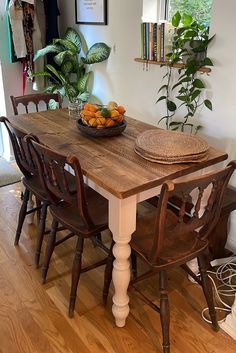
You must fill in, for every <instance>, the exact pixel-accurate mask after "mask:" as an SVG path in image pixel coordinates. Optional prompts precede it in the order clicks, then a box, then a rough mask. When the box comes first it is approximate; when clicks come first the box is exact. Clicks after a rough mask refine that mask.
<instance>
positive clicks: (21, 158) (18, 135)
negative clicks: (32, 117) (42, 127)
mask: <svg viewBox="0 0 236 353" xmlns="http://www.w3.org/2000/svg"><path fill="white" fill-rule="evenodd" d="M0 122H2V123H3V124H4V125H5V127H6V129H7V131H8V134H9V137H10V140H11V143H12V148H13V152H14V156H15V160H16V163H17V165H18V167H19V169H20V170H21V172H22V173H23V175H24V176H25V177H26V178H30V177H32V176H33V175H34V176H35V175H37V168H36V164H35V161H34V160H33V157H32V155H31V153H30V151H29V148H28V145H27V143H26V142H25V140H24V137H25V135H26V134H25V133H24V132H22V131H21V130H19V129H18V128H16V127H14V126H13V125H12V124H11V122H10V121H9V120H8V119H7V118H6V117H1V118H0ZM35 139H36V140H37V138H36V137H35Z"/></svg>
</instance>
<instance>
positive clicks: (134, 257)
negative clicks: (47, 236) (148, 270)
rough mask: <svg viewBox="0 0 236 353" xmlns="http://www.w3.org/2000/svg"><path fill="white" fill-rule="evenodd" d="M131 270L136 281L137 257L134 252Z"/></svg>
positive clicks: (132, 253)
mask: <svg viewBox="0 0 236 353" xmlns="http://www.w3.org/2000/svg"><path fill="white" fill-rule="evenodd" d="M131 268H132V274H133V279H136V278H137V256H136V254H135V252H134V251H133V250H132V251H131Z"/></svg>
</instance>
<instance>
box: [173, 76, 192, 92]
mask: <svg viewBox="0 0 236 353" xmlns="http://www.w3.org/2000/svg"><path fill="white" fill-rule="evenodd" d="M190 81H191V78H190V77H185V78H183V79H182V80H180V81H179V82H177V83H176V84H175V85H174V86H173V87H172V91H173V90H174V89H175V88H176V87H178V86H179V85H181V83H184V82H190Z"/></svg>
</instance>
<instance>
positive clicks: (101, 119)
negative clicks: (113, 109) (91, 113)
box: [97, 117, 106, 125]
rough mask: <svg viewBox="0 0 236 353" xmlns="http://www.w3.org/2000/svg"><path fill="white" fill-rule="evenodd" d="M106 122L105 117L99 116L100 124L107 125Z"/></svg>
mask: <svg viewBox="0 0 236 353" xmlns="http://www.w3.org/2000/svg"><path fill="white" fill-rule="evenodd" d="M105 123H106V118H103V117H99V118H97V124H98V125H105Z"/></svg>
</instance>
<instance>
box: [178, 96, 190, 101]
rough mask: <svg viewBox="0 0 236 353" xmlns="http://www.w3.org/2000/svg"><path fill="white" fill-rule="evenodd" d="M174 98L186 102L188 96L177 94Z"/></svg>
mask: <svg viewBox="0 0 236 353" xmlns="http://www.w3.org/2000/svg"><path fill="white" fill-rule="evenodd" d="M176 98H177V99H179V100H180V101H182V102H187V100H188V96H177V97H176Z"/></svg>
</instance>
